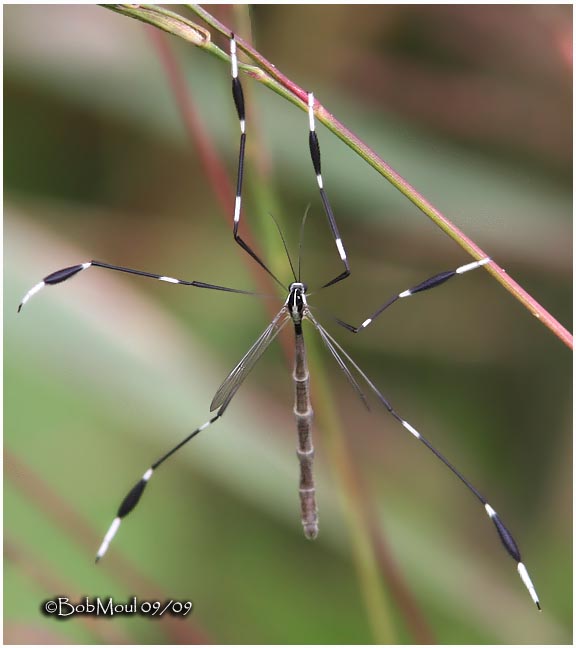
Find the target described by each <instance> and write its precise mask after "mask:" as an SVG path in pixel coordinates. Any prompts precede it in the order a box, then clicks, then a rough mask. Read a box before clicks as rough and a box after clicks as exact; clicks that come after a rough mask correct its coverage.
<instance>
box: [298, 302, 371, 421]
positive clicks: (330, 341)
mask: <svg viewBox="0 0 576 648" xmlns="http://www.w3.org/2000/svg"><path fill="white" fill-rule="evenodd" d="M307 317H308V319H309V320H310V321H311V322H312V324H314V326H315V327H316V329H317V331H318V333H320V337H321V338H322V340H323V342H324V344H325V345H326V346H327V348H328V350H329V351H330V353H331V354H332V356H333V358H334V359H335V360H336V362H337V363H338V366H339V367H340V369H342V371H343V372H344V375H345V376H346V378H348V382H349V383H350V384H351V385H352V387H353V388H354V390H355V391H356V393H357V394H358V396H360V398H361V399H362V402H363V403H364V405H365V407H366V409H368V410H369V409H370V406H369V405H368V401H367V400H366V395H365V394H364V392H363V391H362V388H361V387H360V385H359V384H358V381H357V380H356V378H354V376H353V375H352V372H351V371H350V369H348V367H347V366H346V363H345V362H344V360H342V357H341V356H340V354H339V353H338V351H337V350H336V347H335V344H337V342H336V340H334V338H333V337H332V336H331V335H330V334H329V333H328V331H326V329H324V328H323V326H322V325H321V324H320V323H319V322H317V321H316V319H315V318H314V316H313V315H312V313H310V311H308V313H307ZM338 349H339V350H340V351H341V352H342V353H343V354H344V355H345V357H346V359H347V360H348V361H349V362H351V363H352V365H353V366H354V368H355V369H358V367H357V365H356V364H355V363H354V362H353V361H352V359H351V358H350V356H349V355H348V354H347V353H346V352H345V351H343V349H342V347H341V346H340V345H338ZM360 374H361V375H362V376H363V377H364V378H366V376H364V374H362V372H360ZM369 384H370V383H369ZM370 386H372V385H371V384H370Z"/></svg>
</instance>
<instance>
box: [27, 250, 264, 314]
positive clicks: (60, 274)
mask: <svg viewBox="0 0 576 648" xmlns="http://www.w3.org/2000/svg"><path fill="white" fill-rule="evenodd" d="M88 268H105V269H107V270H114V271H116V272H127V273H128V274H134V275H138V276H140V277H149V278H151V279H158V280H159V281H164V282H166V283H171V284H181V285H183V286H193V287H195V288H207V289H209V290H222V291H224V292H232V293H239V294H241V295H253V294H254V293H253V292H250V291H249V290H239V289H237V288H227V287H226V286H218V285H216V284H208V283H204V282H203V281H186V280H185V279H176V278H175V277H167V276H166V275H159V274H154V273H152V272H144V271H143V270H134V269H133V268H125V267H123V266H116V265H111V264H110V263H103V262H102V261H87V262H86V263H79V264H78V265H74V266H69V267H68V268H62V270H56V272H52V273H51V274H49V275H48V276H47V277H44V279H42V281H40V282H39V283H37V284H36V285H35V286H33V287H32V288H30V290H29V291H28V292H27V293H26V294H25V295H24V297H23V298H22V301H21V302H20V304H19V306H18V312H20V311H21V310H22V307H23V306H24V305H25V304H26V302H27V301H28V300H29V299H30V298H31V297H33V296H34V295H35V294H36V293H38V292H39V291H40V290H42V288H44V287H45V286H53V285H55V284H59V283H62V282H63V281H66V280H67V279H71V278H72V277H74V276H75V275H77V274H78V273H79V272H82V271H83V270H88Z"/></svg>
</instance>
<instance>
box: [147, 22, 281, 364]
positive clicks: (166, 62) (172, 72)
mask: <svg viewBox="0 0 576 648" xmlns="http://www.w3.org/2000/svg"><path fill="white" fill-rule="evenodd" d="M146 30H147V32H148V34H149V36H150V38H151V40H152V43H153V44H154V47H155V48H156V51H157V53H158V56H159V58H160V62H161V63H162V65H163V67H164V70H165V71H166V75H167V77H168V82H169V84H170V88H171V90H172V92H173V94H174V99H175V101H176V105H177V107H178V110H179V111H180V115H181V117H182V121H183V123H184V127H185V129H186V133H187V134H188V137H189V138H190V142H191V143H192V145H193V146H194V147H195V148H196V149H197V150H198V154H199V156H200V159H201V161H202V167H203V168H204V170H205V171H206V175H207V177H208V181H209V182H210V185H211V186H212V191H213V193H214V195H215V196H216V198H217V199H218V203H219V204H220V212H221V214H222V216H223V217H224V218H225V219H226V221H227V222H228V223H229V224H230V231H232V219H233V211H234V198H235V195H236V192H235V189H234V187H233V185H232V183H231V182H230V178H229V175H228V171H227V170H226V167H225V165H224V164H223V163H222V161H221V160H220V158H219V157H218V154H217V153H216V149H215V147H214V146H213V144H212V141H211V140H210V138H209V137H208V135H207V130H206V128H204V126H203V124H202V122H201V120H200V117H199V115H198V111H197V110H196V107H195V105H194V103H193V101H192V99H191V97H190V93H189V91H188V87H187V84H186V81H185V79H184V76H183V75H182V72H181V70H180V68H179V66H178V63H177V61H176V59H175V57H174V55H173V53H172V51H171V49H170V45H169V43H168V39H167V37H166V35H165V34H164V33H163V32H161V31H159V30H158V29H156V28H154V27H147V28H146ZM242 230H243V231H242V237H243V238H244V240H245V241H246V243H248V245H249V246H250V247H251V248H252V249H253V250H256V247H257V246H256V245H255V244H254V241H253V237H252V236H251V234H250V230H249V227H248V226H247V224H246V222H245V220H243V221H242ZM242 258H243V259H244V260H245V261H246V266H247V268H248V269H249V271H250V273H251V274H252V277H253V279H254V281H255V283H256V285H257V286H258V290H259V291H260V292H262V293H264V294H267V295H273V294H274V292H275V287H274V285H273V284H272V281H271V279H270V278H269V276H268V275H267V274H266V273H264V272H263V271H261V269H260V267H259V266H257V265H256V264H255V263H253V262H252V260H251V259H249V258H248V255H245V254H242ZM265 308H266V310H267V312H268V314H269V316H270V318H272V317H274V316H275V315H276V313H277V312H278V307H277V305H276V304H275V303H274V302H270V301H269V300H265ZM280 343H281V344H282V348H283V351H284V355H285V356H286V357H287V358H291V357H292V350H291V347H290V346H289V340H288V339H287V338H286V337H285V336H284V337H281V339H280Z"/></svg>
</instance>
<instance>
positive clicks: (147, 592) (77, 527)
mask: <svg viewBox="0 0 576 648" xmlns="http://www.w3.org/2000/svg"><path fill="white" fill-rule="evenodd" d="M4 476H5V477H6V478H7V480H8V481H9V482H11V483H12V484H13V485H14V487H15V488H16V489H17V490H18V491H19V492H20V494H21V495H23V496H24V497H25V498H26V499H28V500H29V501H30V502H32V503H33V504H34V505H35V506H36V507H37V509H38V510H40V511H42V513H43V514H45V515H46V516H47V517H48V518H49V519H50V520H51V521H52V522H53V523H54V524H55V525H56V526H57V527H58V528H59V529H60V531H62V532H64V533H66V534H67V535H68V536H69V537H70V538H73V539H74V541H75V542H77V543H78V544H79V545H80V546H82V547H83V548H84V549H85V551H86V552H87V553H90V554H92V552H93V551H94V550H95V548H96V547H98V545H99V544H100V541H101V540H102V538H101V537H100V535H99V534H98V533H96V532H95V531H94V530H93V529H92V527H91V526H90V525H89V524H88V522H87V521H86V520H85V519H84V518H83V517H82V516H81V515H80V514H79V513H78V512H77V511H76V509H75V508H74V507H73V506H71V505H70V503H69V502H68V501H66V500H64V499H63V498H62V497H60V495H58V494H57V493H56V492H55V491H54V490H53V489H52V487H51V486H50V485H49V484H48V483H47V482H46V481H44V480H43V479H42V478H41V477H39V476H38V474H37V473H36V472H35V471H34V470H32V469H31V468H29V467H28V466H27V465H26V464H25V463H23V461H21V460H20V459H19V458H18V457H17V456H16V455H15V454H13V453H11V452H10V451H9V450H8V449H5V450H4ZM95 569H96V567H95ZM98 569H106V570H109V572H110V573H111V574H112V575H113V577H114V578H115V579H116V580H117V581H118V582H121V583H123V584H124V586H125V587H126V588H127V590H128V591H130V592H132V591H136V592H138V595H139V596H141V597H142V598H147V599H153V600H156V601H164V600H165V601H169V600H170V598H171V597H170V596H167V595H166V593H165V592H163V591H162V590H161V588H160V587H158V585H156V583H154V582H153V581H151V580H149V579H148V578H147V577H146V576H144V575H143V574H141V573H140V572H139V571H138V570H137V569H136V568H135V567H133V566H132V565H131V564H130V562H129V561H128V560H126V559H125V558H123V557H122V555H121V553H120V552H119V551H118V550H117V551H114V552H112V554H110V555H109V556H107V557H106V560H105V561H102V565H100V566H99V567H98ZM157 623H161V624H162V627H163V629H164V633H165V635H166V637H167V639H169V640H170V642H171V643H174V644H206V643H209V639H208V638H207V635H206V633H205V632H204V631H203V630H201V629H200V628H199V625H198V622H197V621H196V620H195V619H192V618H191V619H189V620H188V621H186V622H185V623H182V619H179V618H177V617H172V616H171V615H164V616H162V617H161V618H159V619H158V620H157Z"/></svg>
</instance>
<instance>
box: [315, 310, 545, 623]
mask: <svg viewBox="0 0 576 648" xmlns="http://www.w3.org/2000/svg"><path fill="white" fill-rule="evenodd" d="M308 317H309V318H310V319H311V321H312V322H313V323H314V325H315V326H316V328H317V329H318V331H319V332H320V335H321V336H322V338H323V339H324V341H325V342H326V344H327V346H328V348H329V350H330V351H331V353H332V355H333V356H334V357H335V358H336V360H337V362H338V363H339V364H341V363H342V362H343V361H342V356H343V357H344V358H345V359H346V360H347V361H348V362H349V363H350V365H352V366H353V367H354V369H355V370H356V371H357V372H358V374H359V375H360V376H362V378H363V379H364V380H365V381H366V383H367V384H368V386H369V387H370V388H371V389H372V391H373V392H374V394H375V395H376V397H377V398H378V400H379V401H380V402H381V403H382V405H384V407H385V408H386V409H387V410H388V412H389V413H390V414H391V415H392V416H393V417H394V418H395V419H396V420H397V421H398V422H399V423H400V424H401V425H402V427H404V428H405V429H406V430H408V432H410V434H411V435H412V436H413V437H415V438H416V439H418V440H419V441H421V442H422V444H423V445H424V446H426V448H428V450H430V452H432V453H433V454H434V455H435V456H436V457H437V458H438V459H439V460H440V461H441V462H442V463H443V464H444V465H445V466H446V467H447V468H448V469H449V470H450V471H451V472H452V473H453V474H454V475H456V477H458V479H459V480H460V481H461V482H462V483H463V484H464V485H465V486H466V488H467V489H468V490H469V491H470V492H471V493H472V494H473V495H474V496H475V497H476V499H477V500H478V501H479V502H480V503H481V504H482V506H483V507H484V510H485V511H486V513H487V514H488V517H489V518H490V519H491V520H492V522H493V524H494V526H495V527H496V531H497V532H498V536H499V537H500V540H501V541H502V544H503V546H504V548H505V549H506V551H507V552H508V554H509V555H510V556H511V557H512V558H513V559H514V560H515V561H516V564H517V569H518V574H519V575H520V578H521V579H522V582H523V583H524V585H525V586H526V589H527V590H528V592H529V594H530V596H531V598H532V600H533V601H534V603H535V604H536V607H537V608H538V609H539V610H541V607H540V601H539V599H538V595H537V594H536V590H535V588H534V585H533V584H532V580H531V579H530V576H529V575H528V570H527V569H526V567H525V565H524V563H523V562H522V557H521V555H520V550H519V549H518V545H517V544H516V541H515V540H514V538H513V536H512V534H511V533H510V531H509V530H508V528H507V527H506V526H505V525H504V523H503V522H502V520H501V519H500V517H499V516H498V514H497V513H496V511H495V510H494V509H493V508H492V506H491V505H490V504H489V503H488V501H487V500H486V498H485V497H484V496H483V495H482V494H481V493H480V492H479V491H478V490H477V489H476V487H475V486H473V485H472V483H471V482H470V481H468V479H466V477H464V475H463V474H462V473H461V472H460V471H459V470H458V469H457V468H456V467H455V466H454V465H453V464H452V463H450V462H449V461H448V459H446V457H444V455H443V454H442V453H440V452H439V451H438V450H436V448H435V447H434V446H433V445H432V444H431V443H430V442H429V441H428V440H427V439H426V438H425V437H423V436H422V434H420V432H418V430H416V428H414V427H413V426H412V425H411V424H410V423H408V421H407V420H406V419H404V418H403V417H402V416H400V415H399V414H398V412H396V410H395V409H394V408H393V407H392V405H391V404H390V402H389V401H388V399H387V398H386V397H385V396H384V395H383V394H382V392H381V391H380V390H379V389H378V388H377V387H376V386H375V385H374V383H373V382H372V381H371V380H370V379H369V378H368V377H367V376H366V374H365V373H364V372H363V371H362V370H361V369H360V367H359V366H358V365H357V364H356V363H355V362H354V360H352V358H351V357H350V356H349V355H348V353H347V352H346V351H344V349H343V348H342V347H341V346H340V344H338V342H337V341H336V340H335V339H334V338H333V337H332V336H331V335H330V334H329V333H328V331H326V329H325V328H324V327H322V326H321V325H320V324H319V323H318V322H317V321H316V320H315V319H314V317H313V316H311V315H308ZM338 352H339V353H340V354H341V357H340V358H339V357H338ZM341 366H342V365H341ZM348 373H349V371H348Z"/></svg>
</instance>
